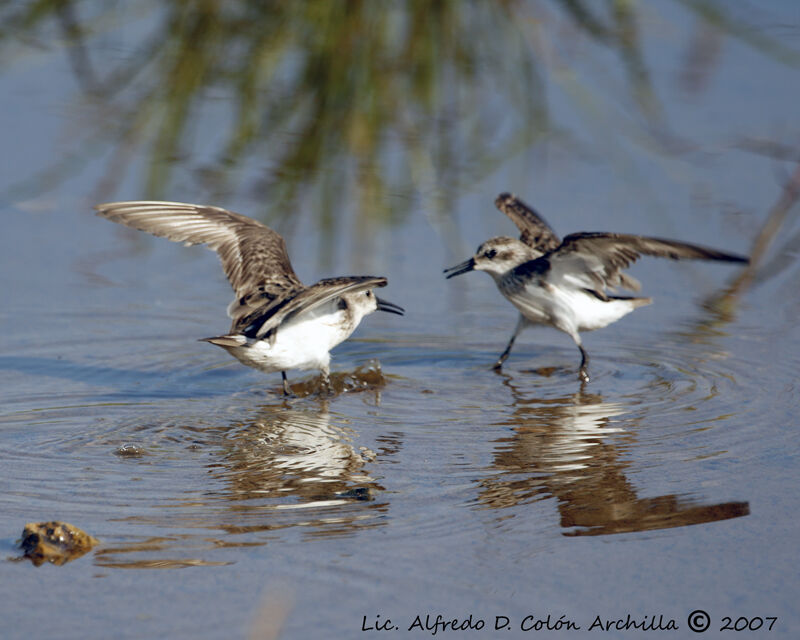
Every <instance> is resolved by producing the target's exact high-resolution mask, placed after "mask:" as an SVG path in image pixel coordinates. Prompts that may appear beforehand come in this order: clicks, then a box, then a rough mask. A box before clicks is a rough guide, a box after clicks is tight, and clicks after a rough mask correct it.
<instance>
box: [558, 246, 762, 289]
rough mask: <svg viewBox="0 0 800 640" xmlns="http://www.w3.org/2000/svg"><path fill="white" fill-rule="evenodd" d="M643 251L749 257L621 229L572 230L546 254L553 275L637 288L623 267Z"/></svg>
mask: <svg viewBox="0 0 800 640" xmlns="http://www.w3.org/2000/svg"><path fill="white" fill-rule="evenodd" d="M643 255H645V256H655V257H660V258H671V259H672V260H681V259H692V260H722V261H725V262H745V263H746V262H748V261H749V260H748V259H747V258H746V257H743V256H739V255H735V254H732V253H726V252H724V251H718V250H716V249H710V248H708V247H701V246H699V245H695V244H689V243H686V242H678V241H675V240H663V239H661V238H648V237H643V236H633V235H625V234H621V233H573V234H570V235H568V236H567V237H566V238H564V241H563V242H562V243H561V246H560V247H558V249H556V250H555V251H552V252H550V253H549V254H547V255H546V256H545V258H546V259H547V260H549V262H550V265H551V274H552V277H554V278H563V279H564V280H565V281H571V282H573V283H574V284H576V285H578V286H583V287H587V288H591V289H598V290H600V291H602V289H603V288H605V287H618V286H623V287H625V288H628V289H632V290H634V291H636V290H638V288H639V287H638V284H639V283H638V282H636V280H634V279H633V278H632V277H631V276H628V275H627V274H625V273H622V269H625V268H627V267H629V266H630V265H631V264H632V263H633V262H635V261H636V260H637V259H639V258H640V257H641V256H643Z"/></svg>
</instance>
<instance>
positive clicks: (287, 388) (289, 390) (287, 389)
mask: <svg viewBox="0 0 800 640" xmlns="http://www.w3.org/2000/svg"><path fill="white" fill-rule="evenodd" d="M281 377H282V378H283V395H285V396H290V395H292V388H291V387H290V386H289V381H288V380H287V379H286V372H285V371H281Z"/></svg>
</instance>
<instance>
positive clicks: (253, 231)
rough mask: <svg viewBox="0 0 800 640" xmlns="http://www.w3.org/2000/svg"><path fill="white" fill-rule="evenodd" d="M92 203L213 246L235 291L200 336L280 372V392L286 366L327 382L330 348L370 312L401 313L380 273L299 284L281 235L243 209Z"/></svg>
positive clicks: (112, 216)
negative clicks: (216, 330)
mask: <svg viewBox="0 0 800 640" xmlns="http://www.w3.org/2000/svg"><path fill="white" fill-rule="evenodd" d="M95 209H96V210H97V213H98V215H100V216H102V217H104V218H107V219H108V220H112V221H113V222H118V223H120V224H123V225H125V226H127V227H132V228H134V229H138V230H140V231H147V232H148V233H152V234H153V235H156V236H161V237H164V238H167V239H169V240H173V241H175V242H183V243H185V244H186V245H187V246H188V245H193V244H205V245H206V246H207V247H208V248H209V249H212V250H214V251H216V252H217V254H218V255H219V258H220V260H221V262H222V268H223V270H224V271H225V275H226V276H227V277H228V280H229V281H230V283H231V286H232V287H233V290H234V292H235V298H234V299H233V302H231V303H230V305H228V315H229V316H230V317H231V318H232V319H233V322H232V324H231V328H230V331H229V332H228V333H227V334H225V335H222V336H216V337H213V338H202V340H204V341H206V342H210V343H211V344H215V345H217V346H219V347H222V348H223V349H225V350H226V351H227V352H228V353H230V354H231V355H232V356H233V357H234V358H236V359H237V360H239V362H241V363H242V364H245V365H247V366H249V367H254V368H255V369H259V370H261V371H264V372H266V373H274V372H278V371H280V372H281V375H282V378H283V390H284V393H285V394H286V395H290V394H291V389H290V387H289V383H288V380H287V378H286V370H287V369H301V370H307V369H319V371H320V374H321V376H322V383H323V386H324V387H326V388H328V389H329V388H330V377H329V374H330V353H329V352H330V350H331V349H332V348H333V347H335V346H336V345H338V344H339V343H340V342H343V341H344V340H346V339H347V338H349V337H350V335H351V334H352V333H353V331H355V329H356V327H357V326H358V324H359V323H360V322H361V319H362V318H363V317H364V316H366V315H368V314H370V313H372V312H373V311H387V312H389V313H396V314H398V315H403V313H404V310H403V308H402V307H399V306H397V305H396V304H392V303H391V302H387V301H386V300H382V299H381V298H379V297H378V296H376V295H375V294H374V292H373V289H375V288H378V287H385V286H386V284H387V280H386V278H384V277H377V276H344V277H339V278H328V279H324V280H320V281H319V282H317V283H316V284H314V285H312V286H310V287H307V286H305V285H304V284H303V283H302V282H300V279H299V278H298V277H297V275H296V274H295V272H294V269H292V264H291V262H290V261H289V255H288V253H287V251H286V244H285V242H284V240H283V238H282V237H281V236H280V235H279V234H278V233H276V232H275V231H273V230H272V229H270V228H269V227H267V226H266V225H263V224H261V223H260V222H257V221H256V220H253V219H252V218H248V217H247V216H243V215H241V214H238V213H234V212H232V211H228V210H226V209H222V208H220V207H212V206H204V205H196V204H185V203H180V202H154V201H131V202H111V203H107V204H101V205H98V206H96V207H95Z"/></svg>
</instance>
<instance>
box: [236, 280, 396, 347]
mask: <svg viewBox="0 0 800 640" xmlns="http://www.w3.org/2000/svg"><path fill="white" fill-rule="evenodd" d="M386 282H387V280H386V278H383V277H378V276H343V277H341V278H327V279H325V280H320V281H319V282H317V283H316V284H315V285H313V286H311V287H308V288H306V289H304V290H303V291H300V292H299V293H297V294H296V295H294V296H292V297H291V298H285V299H283V300H277V301H275V302H274V303H272V304H271V305H268V306H264V307H262V308H261V309H258V310H255V311H253V312H252V313H250V314H249V315H247V316H244V317H242V318H241V319H240V320H239V321H238V323H235V324H234V329H235V331H236V332H237V333H242V334H244V335H246V336H247V337H248V338H263V337H265V336H268V335H272V336H273V337H274V332H275V331H276V330H277V328H278V327H279V326H280V325H281V323H283V322H286V321H287V320H291V319H292V318H293V317H294V316H296V315H297V314H299V313H306V312H308V311H312V310H313V309H315V308H316V307H319V306H321V305H323V304H325V303H326V302H329V301H330V300H333V299H335V298H338V297H340V296H341V295H343V294H345V293H356V292H358V291H365V290H367V289H373V288H375V287H385V286H386Z"/></svg>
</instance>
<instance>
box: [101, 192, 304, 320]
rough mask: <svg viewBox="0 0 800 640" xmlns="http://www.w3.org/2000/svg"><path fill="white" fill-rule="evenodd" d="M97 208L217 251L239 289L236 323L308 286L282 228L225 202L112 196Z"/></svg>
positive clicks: (155, 232)
mask: <svg viewBox="0 0 800 640" xmlns="http://www.w3.org/2000/svg"><path fill="white" fill-rule="evenodd" d="M95 209H96V210H97V213H98V215H100V216H102V217H104V218H108V219H109V220H112V221H114V222H118V223H120V224H123V225H125V226H128V227H132V228H134V229H138V230H140V231H147V232H148V233H152V234H153V235H156V236H160V237H163V238H167V239H169V240H173V241H175V242H184V243H186V244H187V245H193V244H205V245H206V246H208V248H210V249H213V250H214V251H216V252H217V254H219V258H220V261H221V262H222V268H223V270H224V271H225V275H226V276H227V278H228V280H229V281H230V283H231V286H232V287H233V290H234V291H235V292H236V299H235V300H234V301H233V302H232V303H231V305H230V306H229V307H228V314H229V315H230V316H231V317H232V318H233V319H234V325H235V324H236V323H237V322H239V321H240V320H241V318H243V317H244V316H246V315H248V314H249V313H251V312H252V311H253V310H255V309H258V308H262V307H263V306H264V303H265V301H266V302H268V303H276V302H280V301H281V300H282V299H284V298H287V297H291V296H294V295H296V294H297V293H299V292H301V291H302V290H303V289H305V287H304V286H303V284H302V282H300V280H299V278H298V277H297V275H296V274H295V272H294V269H292V264H291V262H290V261H289V255H288V254H287V252H286V243H285V242H284V241H283V238H282V237H281V236H280V234H278V233H276V232H275V231H273V230H272V229H270V228H269V227H267V226H265V225H263V224H261V223H260V222H257V221H255V220H253V219H252V218H248V217H247V216H243V215H241V214H238V213H234V212H232V211H228V210H227V209H222V208H220V207H211V206H204V205H196V204H186V203H181V202H156V201H146V200H142V201H130V202H110V203H107V204H101V205H98V206H96V207H95Z"/></svg>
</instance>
